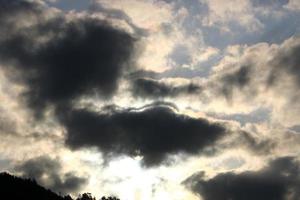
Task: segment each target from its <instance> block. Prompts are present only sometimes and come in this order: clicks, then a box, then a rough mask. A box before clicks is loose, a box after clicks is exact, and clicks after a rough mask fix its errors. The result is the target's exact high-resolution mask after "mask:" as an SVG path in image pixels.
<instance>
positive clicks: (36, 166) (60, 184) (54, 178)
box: [15, 156, 88, 194]
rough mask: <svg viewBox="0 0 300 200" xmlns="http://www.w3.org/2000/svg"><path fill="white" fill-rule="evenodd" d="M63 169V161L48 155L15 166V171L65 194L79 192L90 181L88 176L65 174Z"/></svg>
mask: <svg viewBox="0 0 300 200" xmlns="http://www.w3.org/2000/svg"><path fill="white" fill-rule="evenodd" d="M61 170H62V165H61V163H60V162H59V161H58V160H56V159H55V160H54V159H51V158H50V157H48V156H40V157H37V158H33V159H30V160H27V161H25V162H24V163H21V164H20V165H18V166H16V167H15V171H17V172H20V173H22V174H23V176H24V177H27V178H33V179H35V180H36V181H37V182H38V183H39V184H41V185H43V186H45V187H47V188H49V189H51V190H53V191H55V192H61V193H63V194H68V193H73V192H78V191H79V190H80V189H81V188H82V187H83V186H84V185H85V184H86V183H87V181H88V180H87V178H86V177H79V176H76V175H75V174H74V173H71V172H69V173H65V174H63V173H62V172H61Z"/></svg>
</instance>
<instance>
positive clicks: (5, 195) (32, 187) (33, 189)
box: [0, 172, 120, 200]
mask: <svg viewBox="0 0 300 200" xmlns="http://www.w3.org/2000/svg"><path fill="white" fill-rule="evenodd" d="M0 199H1V200H2V199H3V200H23V199H24V200H35V199H37V200H96V198H95V197H93V196H92V194H91V193H83V194H81V195H79V197H77V198H76V199H73V198H72V197H71V196H70V195H66V196H61V195H58V194H56V193H54V192H52V191H51V190H49V189H46V188H44V187H42V186H40V185H38V184H37V182H36V181H35V180H34V179H23V178H19V177H16V176H13V175H10V174H8V173H6V172H2V173H0ZM99 200H120V199H118V198H117V197H102V198H100V199H99Z"/></svg>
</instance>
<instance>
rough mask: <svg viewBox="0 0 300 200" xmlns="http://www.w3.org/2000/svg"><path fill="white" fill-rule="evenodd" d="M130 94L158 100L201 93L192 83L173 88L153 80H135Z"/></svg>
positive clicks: (199, 88) (198, 87)
mask: <svg viewBox="0 0 300 200" xmlns="http://www.w3.org/2000/svg"><path fill="white" fill-rule="evenodd" d="M131 92H132V94H133V95H134V96H138V97H144V98H146V97H148V98H160V97H175V96H179V95H192V94H199V93H201V87H200V86H198V85H195V84H193V83H190V84H185V85H179V86H173V85H171V84H165V83H163V82H159V81H156V80H153V79H143V78H140V79H136V80H134V81H133V83H132V91H131Z"/></svg>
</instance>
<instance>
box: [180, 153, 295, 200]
mask: <svg viewBox="0 0 300 200" xmlns="http://www.w3.org/2000/svg"><path fill="white" fill-rule="evenodd" d="M299 172H300V169H299V163H298V162H297V161H296V160H295V159H294V158H292V157H282V158H278V159H275V160H273V161H271V162H270V163H269V165H268V166H267V167H265V168H263V169H261V170H259V171H245V172H241V173H233V172H228V173H221V174H218V175H216V176H215V177H213V178H209V179H206V178H205V177H204V175H205V174H204V172H200V173H196V174H194V175H193V176H191V177H189V178H188V179H187V180H186V181H185V182H184V184H186V186H188V187H189V188H190V189H191V190H192V191H193V192H195V193H196V194H199V195H201V196H202V198H203V199H204V200H224V199H232V200H241V199H243V200H253V199H256V200H265V199H268V200H296V199H298V197H299V194H300V190H299V186H300V177H299Z"/></svg>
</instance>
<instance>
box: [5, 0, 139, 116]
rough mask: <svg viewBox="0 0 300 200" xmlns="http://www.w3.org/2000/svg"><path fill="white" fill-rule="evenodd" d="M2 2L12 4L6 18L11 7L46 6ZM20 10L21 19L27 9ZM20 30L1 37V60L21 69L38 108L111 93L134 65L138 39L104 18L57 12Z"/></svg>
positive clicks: (29, 96) (30, 98)
mask: <svg viewBox="0 0 300 200" xmlns="http://www.w3.org/2000/svg"><path fill="white" fill-rule="evenodd" d="M0 2H1V4H2V6H6V7H8V8H7V9H6V11H5V12H4V14H2V15H3V16H4V18H5V17H8V16H9V15H10V14H11V13H10V11H9V10H10V9H11V10H14V9H15V10H22V11H23V10H25V11H24V12H26V13H27V12H33V10H38V11H39V13H41V14H40V15H42V14H43V12H46V11H44V10H46V9H47V8H45V7H43V8H41V7H40V6H38V5H37V4H35V3H29V2H25V1H17V2H19V3H13V2H14V1H3V0H1V1H0ZM25 5H26V6H25ZM15 7H17V8H18V9H17V8H15ZM19 7H21V8H19ZM16 12H17V11H16ZM5 13H6V14H5ZM17 13H18V14H19V19H21V18H22V16H23V15H22V12H17ZM23 17H26V16H25V15H24V16H23ZM29 20H30V19H29ZM12 23H13V22H12ZM6 25H7V23H2V24H0V26H4V28H5V26H6ZM9 25H10V26H13V25H14V24H9ZM14 26H15V27H17V25H16V24H15V25H14ZM15 29H16V30H14V29H10V32H9V34H8V35H7V36H6V37H5V38H4V39H3V38H2V39H1V40H0V60H1V63H2V64H3V65H5V66H10V67H11V66H13V69H17V70H18V71H19V72H20V73H21V74H22V75H21V79H22V80H23V82H24V83H25V84H26V85H27V86H28V91H27V92H26V98H27V100H28V102H29V105H30V106H31V107H33V108H34V109H36V110H37V112H40V111H42V110H43V109H44V108H45V107H47V106H48V105H61V104H65V103H67V104H69V103H70V102H71V101H72V100H74V99H76V98H78V97H81V96H82V95H87V94H91V93H101V94H102V96H109V95H111V94H112V93H113V92H114V91H115V90H116V88H117V81H118V78H119V77H120V76H121V74H122V71H123V70H124V69H126V67H129V65H130V64H132V63H131V59H130V58H131V56H132V53H133V48H134V41H135V39H134V38H133V37H132V36H130V35H129V34H127V33H125V32H123V31H121V30H118V29H116V28H114V27H112V26H111V25H110V24H108V23H107V22H105V21H101V20H98V19H92V18H88V17H81V18H74V19H72V20H67V19H66V17H65V16H63V15H59V14H58V16H57V17H52V18H50V19H47V20H39V21H38V23H35V24H33V25H31V26H30V27H24V26H22V27H19V28H15Z"/></svg>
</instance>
